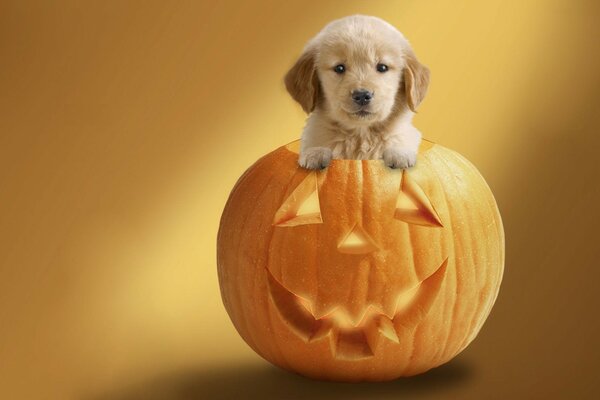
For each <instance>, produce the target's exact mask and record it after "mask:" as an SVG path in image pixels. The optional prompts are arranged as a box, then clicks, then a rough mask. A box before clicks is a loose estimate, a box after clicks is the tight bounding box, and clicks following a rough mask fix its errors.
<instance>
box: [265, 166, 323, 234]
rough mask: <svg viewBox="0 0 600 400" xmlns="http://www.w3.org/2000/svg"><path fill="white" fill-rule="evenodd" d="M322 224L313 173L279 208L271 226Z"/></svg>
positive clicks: (315, 179) (317, 191)
mask: <svg viewBox="0 0 600 400" xmlns="http://www.w3.org/2000/svg"><path fill="white" fill-rule="evenodd" d="M322 222H323V219H322V218H321V207H320V205H319V190H318V184H317V175H316V173H315V172H314V171H313V172H311V173H310V174H308V175H307V176H306V178H304V180H303V181H302V182H300V184H299V185H298V187H296V189H294V191H293V192H292V194H290V196H289V197H288V198H287V199H286V200H285V201H284V202H283V204H282V205H281V207H279V210H277V212H276V213H275V218H273V225H275V226H297V225H305V224H320V223H322Z"/></svg>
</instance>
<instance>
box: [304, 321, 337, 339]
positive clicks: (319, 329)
mask: <svg viewBox="0 0 600 400" xmlns="http://www.w3.org/2000/svg"><path fill="white" fill-rule="evenodd" d="M332 329H333V323H332V322H331V320H328V319H321V320H318V321H317V325H316V327H315V330H314V331H313V332H312V334H311V335H310V337H309V338H308V341H309V342H314V341H317V340H320V339H322V338H324V337H325V336H328V335H329V334H330V333H331V330H332Z"/></svg>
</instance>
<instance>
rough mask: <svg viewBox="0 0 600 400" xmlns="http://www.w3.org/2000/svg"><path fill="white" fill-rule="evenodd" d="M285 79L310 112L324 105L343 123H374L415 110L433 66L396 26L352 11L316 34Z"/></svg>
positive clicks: (293, 95) (328, 111) (289, 88)
mask: <svg viewBox="0 0 600 400" xmlns="http://www.w3.org/2000/svg"><path fill="white" fill-rule="evenodd" d="M284 81H285V85H286V88H287V90H288V92H289V93H290V94H291V96H292V97H293V98H294V99H295V100H296V101H297V102H298V103H300V105H301V106H302V108H303V109H304V111H306V113H310V112H311V111H313V110H314V109H315V108H320V109H322V110H323V111H324V112H326V113H327V114H328V115H329V116H330V117H331V118H333V119H335V120H336V121H338V122H341V123H343V124H345V125H349V126H353V125H354V126H355V125H357V124H359V125H370V124H373V123H377V122H382V121H385V120H386V119H387V118H389V116H390V115H391V114H392V113H394V112H399V111H401V110H403V109H406V108H408V109H410V110H411V111H413V112H414V111H416V108H417V106H418V105H419V103H421V101H422V100H423V98H424V97H425V93H426V92H427V86H428V83H429V70H428V69H427V67H425V66H424V65H422V64H421V63H419V61H418V60H417V58H416V57H415V54H414V52H413V51H412V49H411V47H410V45H409V43H408V41H407V40H406V39H405V38H404V36H403V35H402V34H401V33H400V32H399V31H398V30H397V29H396V28H394V27H393V26H392V25H390V24H389V23H387V22H385V21H383V20H382V19H380V18H377V17H371V16H364V15H353V16H350V17H345V18H342V19H339V20H335V21H333V22H331V23H329V24H328V25H327V26H325V28H323V30H322V31H321V32H319V33H318V34H317V35H316V36H315V37H314V38H312V39H311V40H310V41H309V42H308V44H307V45H306V47H305V48H304V51H303V52H302V55H301V56H300V58H299V59H298V60H297V61H296V63H295V64H294V66H293V67H292V68H291V69H290V70H289V71H288V73H287V74H286V76H285V78H284Z"/></svg>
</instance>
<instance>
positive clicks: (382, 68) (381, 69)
mask: <svg viewBox="0 0 600 400" xmlns="http://www.w3.org/2000/svg"><path fill="white" fill-rule="evenodd" d="M388 69H389V67H388V66H387V65H385V64H377V72H387V70H388Z"/></svg>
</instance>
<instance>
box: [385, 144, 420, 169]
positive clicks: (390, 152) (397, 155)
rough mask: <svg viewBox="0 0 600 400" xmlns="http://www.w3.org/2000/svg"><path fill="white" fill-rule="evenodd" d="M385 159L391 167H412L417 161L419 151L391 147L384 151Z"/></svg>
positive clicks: (386, 163)
mask: <svg viewBox="0 0 600 400" xmlns="http://www.w3.org/2000/svg"><path fill="white" fill-rule="evenodd" d="M383 161H384V162H385V165H387V166H388V167H390V168H402V169H405V168H410V167H413V166H414V165H415V164H416V163H417V152H416V151H412V150H405V149H396V148H389V149H386V150H384V152H383Z"/></svg>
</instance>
